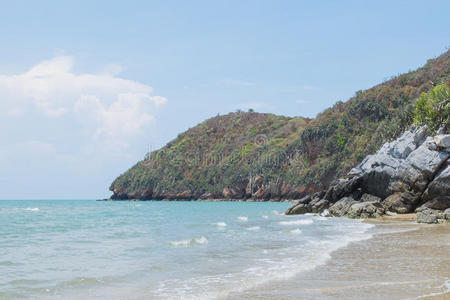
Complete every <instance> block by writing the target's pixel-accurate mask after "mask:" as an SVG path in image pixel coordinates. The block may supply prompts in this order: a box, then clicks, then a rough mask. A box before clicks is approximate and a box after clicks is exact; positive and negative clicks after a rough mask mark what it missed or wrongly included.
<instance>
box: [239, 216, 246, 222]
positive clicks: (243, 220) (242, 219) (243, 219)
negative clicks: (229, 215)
mask: <svg viewBox="0 0 450 300" xmlns="http://www.w3.org/2000/svg"><path fill="white" fill-rule="evenodd" d="M237 219H238V220H239V221H242V222H247V221H248V217H237Z"/></svg>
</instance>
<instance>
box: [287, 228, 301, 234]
mask: <svg viewBox="0 0 450 300" xmlns="http://www.w3.org/2000/svg"><path fill="white" fill-rule="evenodd" d="M289 233H292V234H301V233H302V231H301V230H300V228H297V229H292V230H289Z"/></svg>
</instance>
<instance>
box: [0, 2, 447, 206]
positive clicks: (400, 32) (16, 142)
mask: <svg viewBox="0 0 450 300" xmlns="http://www.w3.org/2000/svg"><path fill="white" fill-rule="evenodd" d="M0 7H1V9H0V128H1V129H0V199H100V198H105V197H108V196H110V195H111V193H110V192H109V190H108V188H109V186H110V184H111V182H112V181H113V180H114V178H116V177H117V176H118V175H120V174H121V173H123V172H124V171H126V170H127V169H128V168H130V167H131V166H132V165H134V164H135V163H136V162H137V161H138V160H141V159H142V158H143V157H144V155H145V153H146V152H148V151H149V150H156V149H158V148H160V147H162V146H164V145H165V144H166V143H167V142H169V141H170V140H172V139H174V138H175V137H176V136H177V135H178V134H179V133H181V132H183V131H185V130H187V129H188V128H191V127H193V126H195V125H196V124H198V123H200V122H202V121H204V120H205V119H208V118H210V117H213V116H216V115H217V114H226V113H228V112H232V111H236V110H237V109H242V110H248V109H249V108H253V109H254V110H255V111H258V112H268V113H274V114H281V115H288V116H305V117H314V116H315V115H316V114H317V113H319V112H321V111H323V110H324V109H326V108H327V107H329V106H331V105H333V104H334V103H335V102H337V101H345V100H347V99H348V98H349V97H351V96H352V95H354V93H355V92H356V91H357V90H362V89H366V88H369V87H371V86H373V85H375V84H378V83H380V82H382V81H383V80H385V79H387V78H389V77H390V76H393V75H397V74H400V73H404V72H407V71H409V70H413V69H415V68H417V67H420V66H421V65H423V64H424V63H425V62H426V61H427V59H429V58H433V57H436V56H438V55H440V54H441V53H443V52H445V51H446V49H447V48H448V46H450V18H448V11H450V2H449V1H448V0H445V1H432V0H429V1H414V0H409V1H327V0H321V1H300V0H298V1H251V0H248V1H242V0H240V1H181V0H180V1H170V0H168V1H111V0H110V1H80V0H77V1H45V0H44V1H20V0H17V1H0Z"/></svg>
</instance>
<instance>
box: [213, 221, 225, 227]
mask: <svg viewBox="0 0 450 300" xmlns="http://www.w3.org/2000/svg"><path fill="white" fill-rule="evenodd" d="M215 225H216V226H218V227H226V226H227V223H225V222H217V223H216V224H215Z"/></svg>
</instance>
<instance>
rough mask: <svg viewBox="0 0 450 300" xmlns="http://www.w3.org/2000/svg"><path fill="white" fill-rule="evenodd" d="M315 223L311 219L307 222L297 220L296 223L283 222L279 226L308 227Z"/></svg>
mask: <svg viewBox="0 0 450 300" xmlns="http://www.w3.org/2000/svg"><path fill="white" fill-rule="evenodd" d="M312 223H314V221H313V220H311V219H306V220H295V221H281V222H279V223H278V224H280V225H284V226H292V225H308V224H312Z"/></svg>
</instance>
